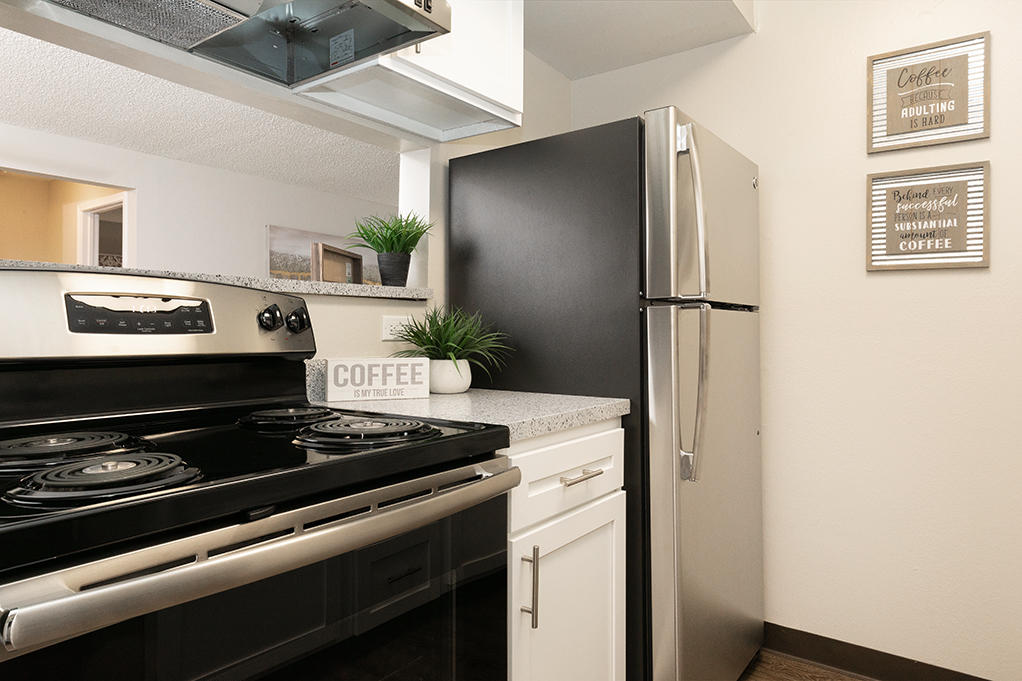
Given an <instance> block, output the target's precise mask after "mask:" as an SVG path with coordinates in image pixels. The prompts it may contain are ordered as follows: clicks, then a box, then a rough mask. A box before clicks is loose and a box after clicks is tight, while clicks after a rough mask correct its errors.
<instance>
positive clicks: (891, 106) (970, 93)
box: [866, 32, 990, 154]
mask: <svg viewBox="0 0 1022 681" xmlns="http://www.w3.org/2000/svg"><path fill="white" fill-rule="evenodd" d="M866 79H867V80H866V82H867V88H866V104H867V107H866V108H867V110H866V129H867V133H866V148H867V149H868V150H869V153H871V154H872V153H875V152H878V151H891V150H893V149H907V148H909V147H924V146H929V145H931V144H944V143H946V142H960V141H962V140H972V139H980V138H983V137H990V114H989V111H990V33H989V32H986V33H975V34H973V35H967V36H963V37H961V38H954V39H952V40H943V41H941V42H938V43H930V44H928V45H920V46H919V47H913V48H910V49H907V50H898V51H897V52H886V53H884V54H877V55H873V56H872V57H869V58H868V59H867V60H866Z"/></svg>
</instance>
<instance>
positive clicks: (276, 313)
mask: <svg viewBox="0 0 1022 681" xmlns="http://www.w3.org/2000/svg"><path fill="white" fill-rule="evenodd" d="M258 319H259V326H261V327H263V328H264V329H266V330H267V331H273V330H274V329H279V328H280V327H282V326H284V314H283V313H282V312H281V311H280V307H278V306H277V305H270V306H269V307H268V308H266V309H265V310H263V311H262V312H260V313H259V315H258Z"/></svg>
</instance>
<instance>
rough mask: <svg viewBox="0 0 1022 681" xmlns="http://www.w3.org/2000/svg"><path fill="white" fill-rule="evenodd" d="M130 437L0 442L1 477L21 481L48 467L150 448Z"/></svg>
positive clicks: (56, 436) (58, 436)
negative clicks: (102, 455)
mask: <svg viewBox="0 0 1022 681" xmlns="http://www.w3.org/2000/svg"><path fill="white" fill-rule="evenodd" d="M151 446H152V445H151V444H150V443H148V442H146V441H144V440H141V439H139V438H137V437H132V436H131V435H126V434H124V433H110V432H94V431H90V432H72V433H53V434H52V435H46V436H39V435H35V436H30V437H19V438H14V439H11V440H3V441H0V477H2V478H7V477H21V476H23V475H25V474H26V473H30V472H33V471H37V470H39V469H40V468H43V467H47V466H57V465H60V464H63V463H67V462H68V461H70V460H73V459H79V458H82V457H90V456H96V455H99V454H127V453H132V452H138V451H142V450H145V449H148V448H151Z"/></svg>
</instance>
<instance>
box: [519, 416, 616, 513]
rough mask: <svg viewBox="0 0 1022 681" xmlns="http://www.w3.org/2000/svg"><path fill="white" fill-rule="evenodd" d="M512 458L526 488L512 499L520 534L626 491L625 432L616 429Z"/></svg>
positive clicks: (522, 487) (521, 488) (521, 485)
mask: <svg viewBox="0 0 1022 681" xmlns="http://www.w3.org/2000/svg"><path fill="white" fill-rule="evenodd" d="M509 458H510V460H511V465H512V466H518V468H519V469H521V471H522V482H521V484H519V485H518V486H517V487H515V488H514V489H513V490H511V494H510V496H509V503H510V504H511V512H510V530H511V532H516V531H517V530H520V529H522V528H523V527H528V526H529V525H533V524H535V523H538V522H540V521H543V520H545V519H547V518H549V517H551V516H553V515H556V514H558V513H562V512H564V511H566V510H569V509H572V508H575V507H576V506H580V505H581V504H584V503H586V502H587V501H591V500H592V499H596V498H597V497H600V496H602V495H604V494H607V493H608V492H613V491H614V490H618V489H621V487H622V485H623V484H624V478H623V475H622V459H623V458H624V430H623V429H622V428H614V429H612V430H607V431H604V432H601V433H596V434H594V435H588V436H586V437H581V438H578V439H575V440H569V441H567V442H561V443H557V444H554V445H551V446H548V447H541V448H539V449H534V450H529V451H525V452H522V453H520V454H513V455H512V456H510V457H509ZM576 480H577V482H573V481H576Z"/></svg>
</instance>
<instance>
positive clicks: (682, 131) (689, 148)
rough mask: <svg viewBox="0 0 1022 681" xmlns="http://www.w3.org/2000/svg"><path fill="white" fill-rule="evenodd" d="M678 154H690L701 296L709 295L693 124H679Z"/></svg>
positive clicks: (697, 153) (703, 224)
mask: <svg viewBox="0 0 1022 681" xmlns="http://www.w3.org/2000/svg"><path fill="white" fill-rule="evenodd" d="M677 140H678V149H677V151H678V154H679V155H680V154H688V161H689V164H690V165H691V168H692V195H693V198H694V200H695V207H694V208H695V218H696V244H697V245H698V249H699V260H698V262H699V294H700V296H703V297H705V296H707V295H709V291H710V273H709V269H710V261H709V258H708V257H707V253H706V202H705V201H704V200H703V174H702V170H701V165H700V163H699V151H698V150H697V148H696V138H695V126H694V125H693V124H691V123H685V124H678V131H677Z"/></svg>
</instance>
